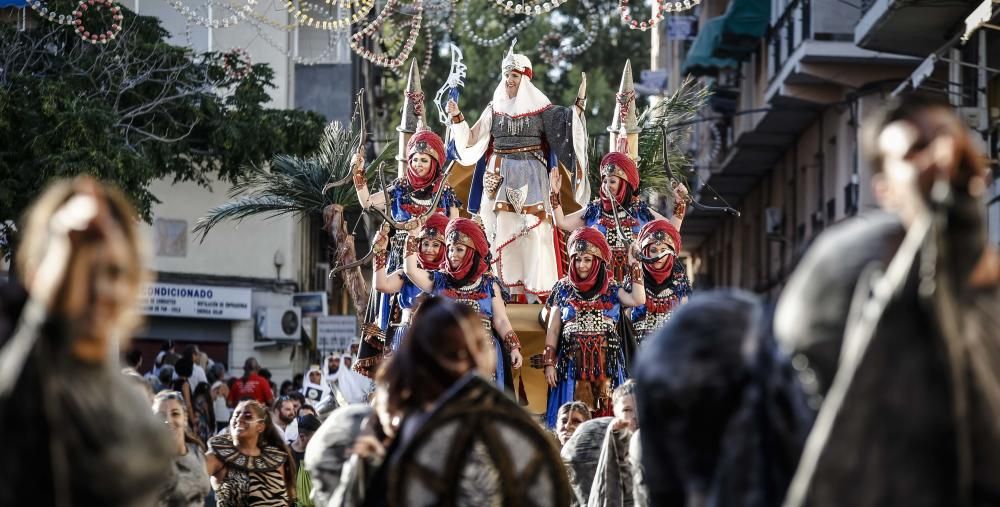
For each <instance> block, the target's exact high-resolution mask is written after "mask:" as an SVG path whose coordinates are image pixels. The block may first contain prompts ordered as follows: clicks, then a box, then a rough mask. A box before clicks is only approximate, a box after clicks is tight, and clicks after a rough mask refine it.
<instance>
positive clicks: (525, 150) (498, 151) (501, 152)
mask: <svg viewBox="0 0 1000 507" xmlns="http://www.w3.org/2000/svg"><path fill="white" fill-rule="evenodd" d="M532 151H542V145H540V144H533V145H531V146H522V147H520V148H508V149H506V150H502V149H499V148H494V149H493V153H496V154H497V155H512V154H514V153H529V152H532Z"/></svg>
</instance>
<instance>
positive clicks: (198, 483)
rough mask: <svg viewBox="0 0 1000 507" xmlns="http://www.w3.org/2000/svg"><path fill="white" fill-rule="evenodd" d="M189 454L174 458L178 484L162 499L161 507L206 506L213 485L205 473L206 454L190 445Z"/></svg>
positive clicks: (195, 446) (188, 446) (188, 447)
mask: <svg viewBox="0 0 1000 507" xmlns="http://www.w3.org/2000/svg"><path fill="white" fill-rule="evenodd" d="M187 449H188V452H187V454H185V455H183V456H177V457H175V458H174V476H175V478H176V482H175V483H174V484H173V485H172V487H171V488H169V489H168V490H167V491H165V492H164V494H163V496H161V497H160V507H200V506H202V505H205V497H206V496H208V493H209V491H210V490H211V489H212V485H211V484H210V483H209V481H208V473H207V472H205V452H204V451H202V450H201V448H199V447H198V446H197V445H195V444H192V443H188V444H187Z"/></svg>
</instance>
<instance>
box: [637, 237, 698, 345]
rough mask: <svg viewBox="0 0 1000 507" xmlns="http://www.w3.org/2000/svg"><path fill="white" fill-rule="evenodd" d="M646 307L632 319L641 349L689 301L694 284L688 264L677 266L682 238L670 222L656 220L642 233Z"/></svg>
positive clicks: (641, 248) (680, 263)
mask: <svg viewBox="0 0 1000 507" xmlns="http://www.w3.org/2000/svg"><path fill="white" fill-rule="evenodd" d="M639 251H640V252H641V253H642V255H641V256H640V260H641V261H642V271H643V278H644V280H645V286H646V303H645V304H642V305H639V306H636V307H635V308H633V309H632V310H631V311H630V312H629V315H630V317H631V319H630V320H631V321H632V326H633V328H634V329H635V339H636V342H638V344H639V345H642V341H643V340H645V339H646V337H647V336H649V335H651V334H652V333H653V332H654V331H656V330H657V329H659V328H661V327H663V324H664V323H666V321H667V319H669V318H670V314H671V313H673V311H674V310H675V309H676V308H677V307H678V306H680V305H681V304H682V303H684V302H686V301H687V298H688V296H689V295H690V294H691V282H690V281H689V280H688V277H687V273H686V272H685V271H684V263H682V262H677V254H678V253H679V252H680V251H681V234H680V232H678V231H677V229H676V228H675V227H674V225H673V224H671V223H670V222H669V221H667V220H653V221H652V222H649V223H648V224H646V225H644V226H643V227H642V230H640V231H639Z"/></svg>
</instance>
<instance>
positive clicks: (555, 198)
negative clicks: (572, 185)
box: [549, 191, 562, 209]
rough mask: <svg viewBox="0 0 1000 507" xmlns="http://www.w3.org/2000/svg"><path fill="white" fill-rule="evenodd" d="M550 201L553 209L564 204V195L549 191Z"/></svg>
mask: <svg viewBox="0 0 1000 507" xmlns="http://www.w3.org/2000/svg"><path fill="white" fill-rule="evenodd" d="M549 203H550V204H552V209H556V208H558V207H560V206H562V196H561V195H559V194H558V193H556V192H555V191H552V192H549Z"/></svg>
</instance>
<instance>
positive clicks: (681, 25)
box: [666, 16, 698, 40]
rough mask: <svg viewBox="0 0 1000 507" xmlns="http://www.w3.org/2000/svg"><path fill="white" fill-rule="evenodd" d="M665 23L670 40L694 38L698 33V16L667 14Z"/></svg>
mask: <svg viewBox="0 0 1000 507" xmlns="http://www.w3.org/2000/svg"><path fill="white" fill-rule="evenodd" d="M666 24H667V27H666V30H667V38H668V39H670V40H694V38H695V36H697V35H698V18H696V17H694V16H669V17H667V23H666Z"/></svg>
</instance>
